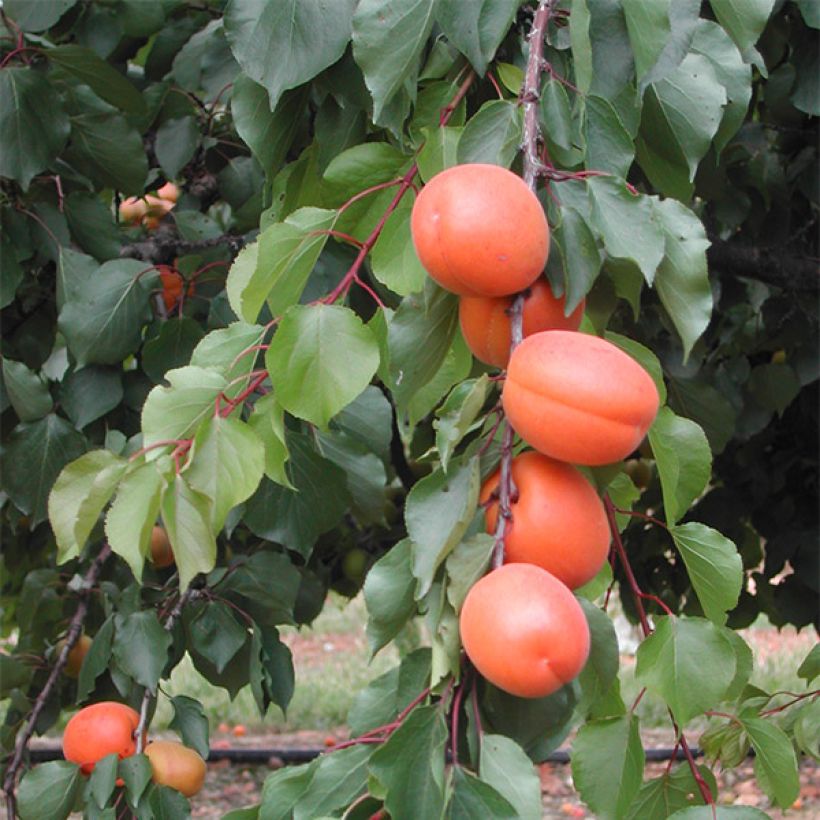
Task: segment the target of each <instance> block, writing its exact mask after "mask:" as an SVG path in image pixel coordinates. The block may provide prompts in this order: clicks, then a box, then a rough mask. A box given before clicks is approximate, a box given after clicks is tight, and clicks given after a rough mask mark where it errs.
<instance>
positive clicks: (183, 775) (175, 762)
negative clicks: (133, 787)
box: [145, 740, 208, 797]
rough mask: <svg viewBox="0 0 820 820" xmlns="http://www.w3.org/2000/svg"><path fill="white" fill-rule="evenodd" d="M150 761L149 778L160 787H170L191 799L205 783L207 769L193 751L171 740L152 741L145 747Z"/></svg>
mask: <svg viewBox="0 0 820 820" xmlns="http://www.w3.org/2000/svg"><path fill="white" fill-rule="evenodd" d="M145 755H146V757H147V758H148V760H150V761H151V777H152V779H153V781H154V782H155V783H159V785H161V786H170V787H171V788H172V789H176V790H177V791H178V792H182V794H184V795H185V796H186V797H193V796H194V795H195V794H196V793H197V792H198V791H199V790H200V789H201V788H202V784H203V783H204V782H205V773H206V772H207V769H208V767H207V766H206V765H205V761H204V760H203V759H202V757H200V755H199V754H198V753H197V752H195V751H194V750H193V749H189V748H188V747H187V746H183V745H182V744H181V743H177V742H176V741H173V740H154V741H152V742H151V743H149V744H148V745H147V746H146V747H145Z"/></svg>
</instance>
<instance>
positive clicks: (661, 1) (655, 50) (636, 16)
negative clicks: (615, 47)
mask: <svg viewBox="0 0 820 820" xmlns="http://www.w3.org/2000/svg"><path fill="white" fill-rule="evenodd" d="M670 4H671V0H658V1H657V2H654V3H644V2H642V0H622V5H623V8H624V17H625V19H626V28H627V31H629V41H630V43H631V44H632V51H633V52H634V55H635V72H636V74H637V76H638V80H639V81H640V80H641V79H642V78H643V77H644V75H645V74H646V73H647V72H648V71H649V69H650V68H652V66H654V65H655V63H656V62H657V61H658V58H659V57H660V55H661V52H662V51H663V49H664V45H665V44H666V41H667V39H668V38H669V37H670V35H671V34H672V28H671V26H670V23H669V11H670Z"/></svg>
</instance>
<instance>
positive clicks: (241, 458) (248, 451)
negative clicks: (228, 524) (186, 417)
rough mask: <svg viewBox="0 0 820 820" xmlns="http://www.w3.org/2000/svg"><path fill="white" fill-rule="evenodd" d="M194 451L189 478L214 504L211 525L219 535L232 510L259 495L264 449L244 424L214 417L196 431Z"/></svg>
mask: <svg viewBox="0 0 820 820" xmlns="http://www.w3.org/2000/svg"><path fill="white" fill-rule="evenodd" d="M193 448H194V449H193V457H192V459H191V461H190V463H189V466H188V469H187V471H186V477H187V479H188V483H189V484H190V485H191V487H192V488H193V489H194V490H197V491H199V492H200V493H202V494H203V495H206V496H208V498H210V499H211V500H212V501H213V506H212V515H213V519H212V525H213V529H214V531H216V532H218V531H219V530H221V529H222V526H223V524H224V523H225V518H226V517H227V515H228V513H229V512H230V511H231V509H233V508H234V507H235V506H236V505H237V504H241V503H242V502H243V501H245V500H246V499H248V498H250V497H251V496H252V495H253V494H254V492H256V488H257V487H258V486H259V482H260V481H261V480H262V475H263V473H264V471H265V451H264V447H263V445H262V442H261V440H260V439H259V437H258V436H257V435H256V434H255V433H254V431H253V428H251V427H250V426H249V425H248V424H246V423H245V422H243V421H240V420H239V419H237V418H221V417H220V416H212V417H211V418H209V419H208V420H207V421H206V422H205V423H204V424H202V425H200V427H199V429H198V430H197V433H196V436H195V437H194V444H193Z"/></svg>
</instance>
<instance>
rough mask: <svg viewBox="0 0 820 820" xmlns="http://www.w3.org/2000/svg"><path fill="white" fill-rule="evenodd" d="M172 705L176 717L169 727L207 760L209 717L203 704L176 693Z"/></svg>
mask: <svg viewBox="0 0 820 820" xmlns="http://www.w3.org/2000/svg"><path fill="white" fill-rule="evenodd" d="M171 706H173V707H174V717H173V719H172V720H171V722H170V723H169V724H168V725H169V728H171V729H173V730H174V731H175V732H178V733H179V735H180V736H181V737H182V742H183V743H184V744H185V745H186V746H188V747H190V748H191V749H195V750H196V751H197V752H198V753H199V756H200V757H201V758H202V759H203V760H207V759H208V753H209V751H210V749H209V745H208V718H207V717H206V715H205V710H204V709H203V708H202V704H201V703H200V702H199V701H198V700H194V699H193V698H189V697H188V696H187V695H174V696H173V697H172V698H171Z"/></svg>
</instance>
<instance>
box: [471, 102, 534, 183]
mask: <svg viewBox="0 0 820 820" xmlns="http://www.w3.org/2000/svg"><path fill="white" fill-rule="evenodd" d="M523 122H524V120H523V112H522V109H521V108H520V107H519V106H518V105H516V104H515V103H512V102H508V101H507V100H490V101H489V102H486V103H484V105H482V106H481V108H480V109H479V110H478V112H477V113H476V114H475V115H474V116H472V117H471V118H470V119H469V120H468V122H467V124H466V125H465V126H464V130H463V131H462V132H461V137H460V138H459V141H458V148H457V149H456V156H457V158H458V162H459V164H464V163H468V162H483V163H489V164H492V165H500V166H502V167H503V168H509V167H510V165H512V161H513V160H514V159H515V155H516V154H517V153H518V149H519V147H520V145H521V129H522V127H523Z"/></svg>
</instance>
